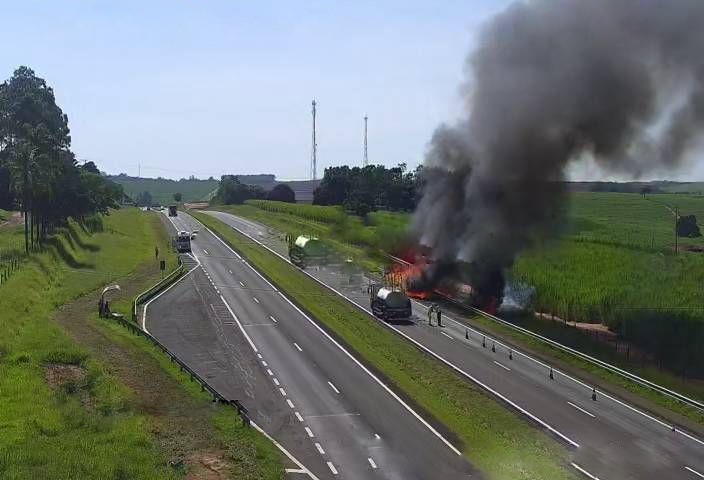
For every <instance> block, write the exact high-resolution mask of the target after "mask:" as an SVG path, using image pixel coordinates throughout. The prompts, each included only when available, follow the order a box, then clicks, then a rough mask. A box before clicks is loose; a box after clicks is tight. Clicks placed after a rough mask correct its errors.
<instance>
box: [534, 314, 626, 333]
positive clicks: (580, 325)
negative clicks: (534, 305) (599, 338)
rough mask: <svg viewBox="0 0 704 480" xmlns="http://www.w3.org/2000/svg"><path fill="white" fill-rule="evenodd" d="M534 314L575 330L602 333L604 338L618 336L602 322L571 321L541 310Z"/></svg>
mask: <svg viewBox="0 0 704 480" xmlns="http://www.w3.org/2000/svg"><path fill="white" fill-rule="evenodd" d="M535 316H536V317H540V318H545V319H547V320H553V321H555V322H558V323H562V324H564V325H569V326H571V327H574V328H576V329H577V330H582V331H585V332H598V333H599V334H601V335H603V337H604V339H606V340H614V339H616V338H617V337H618V335H617V334H616V333H615V332H612V331H611V330H609V327H607V326H606V325H604V324H603V323H585V322H573V321H570V320H565V319H563V318H560V317H558V316H557V315H552V314H550V313H542V312H535Z"/></svg>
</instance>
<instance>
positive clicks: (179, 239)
mask: <svg viewBox="0 0 704 480" xmlns="http://www.w3.org/2000/svg"><path fill="white" fill-rule="evenodd" d="M174 243H175V246H176V251H177V252H178V253H186V252H190V251H191V234H190V233H189V232H186V231H180V232H178V234H177V235H176V238H175V239H174Z"/></svg>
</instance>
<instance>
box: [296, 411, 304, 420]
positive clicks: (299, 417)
mask: <svg viewBox="0 0 704 480" xmlns="http://www.w3.org/2000/svg"><path fill="white" fill-rule="evenodd" d="M294 415H296V419H297V420H298V421H299V422H303V417H302V416H301V414H300V413H298V412H295V413H294Z"/></svg>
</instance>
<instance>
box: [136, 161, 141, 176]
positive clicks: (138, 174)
mask: <svg viewBox="0 0 704 480" xmlns="http://www.w3.org/2000/svg"><path fill="white" fill-rule="evenodd" d="M141 176H142V164H141V163H140V162H137V178H140V177H141Z"/></svg>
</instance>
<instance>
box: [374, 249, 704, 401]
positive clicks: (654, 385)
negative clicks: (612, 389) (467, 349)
mask: <svg viewBox="0 0 704 480" xmlns="http://www.w3.org/2000/svg"><path fill="white" fill-rule="evenodd" d="M386 256H387V257H388V258H390V259H391V260H393V261H395V262H397V263H401V264H406V265H410V264H409V263H408V262H406V261H405V260H403V259H401V258H398V257H394V256H393V255H388V254H386ZM438 295H440V296H441V297H442V298H444V299H445V300H447V301H449V302H451V303H452V304H453V305H456V306H458V307H460V308H462V309H465V310H470V311H472V312H474V313H478V314H479V315H482V316H484V317H486V318H489V319H490V320H493V321H495V322H497V323H499V324H501V325H503V326H506V327H509V328H511V329H513V330H516V331H519V332H521V333H523V334H525V335H528V336H530V337H532V338H534V339H536V340H540V341H541V342H543V343H546V344H548V345H550V346H551V347H553V348H557V349H558V350H561V351H563V352H566V353H569V354H571V355H573V356H575V357H578V358H580V359H581V360H584V361H586V362H588V363H591V364H592V365H596V366H598V367H601V368H603V369H605V370H607V371H609V372H611V373H614V374H616V375H619V376H621V377H623V378H625V379H627V380H630V381H632V382H634V383H637V384H638V385H640V386H643V387H646V388H649V389H651V390H653V391H656V392H658V393H660V394H662V395H665V396H667V397H670V398H672V399H675V400H677V401H679V402H681V403H684V404H686V405H689V406H690V407H693V408H696V409H697V410H700V411H702V412H704V403H701V402H698V401H697V400H694V399H693V398H689V397H687V396H686V395H683V394H681V393H678V392H675V391H674V390H670V389H669V388H666V387H663V386H662V385H658V384H657V383H654V382H651V381H650V380H646V379H645V378H642V377H639V376H638V375H635V374H634V373H631V372H629V371H627V370H623V369H622V368H619V367H617V366H615V365H611V364H610V363H608V362H605V361H603V360H599V359H598V358H595V357H592V356H591V355H587V354H586V353H582V352H580V351H579V350H576V349H574V348H571V347H568V346H566V345H563V344H561V343H559V342H556V341H555V340H552V339H550V338H547V337H544V336H542V335H539V334H537V333H535V332H532V331H530V330H528V329H527V328H523V327H520V326H518V325H514V324H513V323H511V322H508V321H506V320H503V319H501V318H499V317H497V316H496V315H492V314H490V313H488V312H485V311H483V310H480V309H478V308H475V307H470V306H468V305H465V304H464V303H462V302H459V301H457V300H455V299H453V298H451V297H449V296H447V295H442V294H438Z"/></svg>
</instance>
